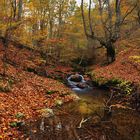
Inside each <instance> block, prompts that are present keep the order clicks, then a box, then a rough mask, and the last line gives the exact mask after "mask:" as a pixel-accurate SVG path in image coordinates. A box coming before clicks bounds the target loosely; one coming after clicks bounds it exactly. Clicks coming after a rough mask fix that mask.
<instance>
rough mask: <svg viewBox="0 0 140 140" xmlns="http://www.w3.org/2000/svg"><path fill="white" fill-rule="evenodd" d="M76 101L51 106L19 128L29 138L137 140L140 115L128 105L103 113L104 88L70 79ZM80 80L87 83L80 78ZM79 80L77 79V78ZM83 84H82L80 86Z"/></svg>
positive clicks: (105, 94)
mask: <svg viewBox="0 0 140 140" xmlns="http://www.w3.org/2000/svg"><path fill="white" fill-rule="evenodd" d="M69 79H70V78H68V85H69V86H70V87H71V89H72V90H73V91H74V92H75V94H76V95H77V97H78V98H77V100H76V101H74V102H70V103H67V104H64V105H59V106H57V107H55V108H53V109H48V110H47V111H48V112H49V113H50V115H49V117H48V116H47V117H46V116H44V117H40V119H38V120H36V121H35V122H32V121H29V123H28V124H27V125H26V126H25V128H24V129H23V130H22V131H24V132H25V133H26V135H25V137H26V138H29V139H31V140H140V121H139V117H140V114H138V113H137V112H135V111H134V110H132V109H129V108H125V107H124V108H123V107H118V108H115V107H114V108H113V109H112V112H111V113H110V114H108V116H105V102H107V101H108V100H109V98H110V97H109V96H108V93H109V91H107V90H102V89H98V88H94V87H91V86H86V85H82V87H81V85H80V87H79V86H78V87H76V85H77V83H76V84H75V83H71V82H69ZM81 80H83V81H82V83H84V84H85V83H86V81H84V79H83V77H81ZM78 82H79V81H78ZM83 86H84V87H83Z"/></svg>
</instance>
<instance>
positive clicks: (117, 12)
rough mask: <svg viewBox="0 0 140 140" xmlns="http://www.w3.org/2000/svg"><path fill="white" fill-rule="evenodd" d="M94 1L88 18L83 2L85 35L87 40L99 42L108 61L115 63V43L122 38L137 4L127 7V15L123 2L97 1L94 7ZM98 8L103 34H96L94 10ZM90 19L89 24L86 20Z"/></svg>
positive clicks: (89, 9) (90, 1)
mask: <svg viewBox="0 0 140 140" xmlns="http://www.w3.org/2000/svg"><path fill="white" fill-rule="evenodd" d="M92 3H93V2H92V0H89V7H88V17H86V16H85V10H84V0H81V12H82V19H83V25H84V31H85V35H86V36H87V39H93V40H97V41H98V42H99V43H100V45H101V47H105V48H106V52H107V53H106V54H107V61H108V63H112V62H113V61H115V58H116V52H115V43H116V41H117V40H118V39H119V38H120V31H121V26H122V25H123V24H124V23H125V22H126V19H127V17H128V16H129V15H130V14H131V13H132V12H133V11H134V9H135V8H136V7H137V3H134V2H133V5H130V6H128V7H127V10H126V11H125V13H123V12H122V5H123V1H121V0H114V1H112V0H97V1H96V2H95V3H94V4H95V7H92ZM95 8H97V9H98V12H97V13H96V14H98V16H99V19H98V24H99V25H101V28H102V30H100V32H101V31H102V33H96V32H95V28H96V24H95V20H94V19H93V17H92V14H93V12H94V9H95ZM86 18H88V22H87V20H86Z"/></svg>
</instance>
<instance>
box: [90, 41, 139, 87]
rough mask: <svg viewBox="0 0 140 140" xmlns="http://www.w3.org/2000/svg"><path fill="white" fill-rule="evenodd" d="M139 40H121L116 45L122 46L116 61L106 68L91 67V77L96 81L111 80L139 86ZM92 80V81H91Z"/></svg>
mask: <svg viewBox="0 0 140 140" xmlns="http://www.w3.org/2000/svg"><path fill="white" fill-rule="evenodd" d="M139 43H140V40H138V41H137V44H136V40H135V42H134V41H133V40H130V41H128V40H123V41H121V42H120V43H119V44H118V45H120V46H121V45H122V46H121V47H120V50H119V51H118V53H117V56H116V61H115V62H113V63H112V64H109V65H106V66H97V65H96V66H93V67H91V69H94V71H93V73H92V74H93V75H94V76H95V77H93V78H97V79H103V80H111V79H120V80H124V81H128V82H131V83H133V84H135V85H138V84H140V48H139ZM93 80H94V79H93Z"/></svg>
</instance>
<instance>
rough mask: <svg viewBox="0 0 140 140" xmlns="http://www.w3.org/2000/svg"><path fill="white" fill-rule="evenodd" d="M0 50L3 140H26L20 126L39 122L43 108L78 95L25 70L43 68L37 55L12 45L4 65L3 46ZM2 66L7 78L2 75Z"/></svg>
mask: <svg viewBox="0 0 140 140" xmlns="http://www.w3.org/2000/svg"><path fill="white" fill-rule="evenodd" d="M0 51H1V52H0V58H1V60H0V74H1V76H0V139H4V140H10V139H14V138H17V139H24V138H23V133H20V132H19V131H18V130H17V128H18V127H17V125H19V124H20V123H21V122H23V123H26V120H30V119H32V120H35V119H37V117H38V116H39V115H40V110H41V109H44V108H51V107H53V106H55V105H58V104H61V103H64V102H68V101H72V100H74V98H75V96H74V95H72V92H71V91H70V90H69V89H68V88H66V87H65V86H64V85H63V84H62V83H60V82H58V81H56V80H53V79H49V78H45V77H40V76H38V75H36V74H35V73H34V71H33V72H28V71H25V70H27V69H28V68H32V69H36V68H40V69H41V65H42V63H43V61H42V59H41V57H40V56H39V54H38V53H36V52H33V51H30V50H27V49H24V48H22V49H21V48H17V47H14V46H13V45H11V46H9V48H8V50H7V60H8V63H5V64H4V65H3V61H2V57H3V54H4V48H3V45H2V44H0ZM3 66H5V68H6V76H5V77H3V76H2V73H3ZM23 69H24V71H23ZM45 70H46V71H47V69H45ZM64 70H65V71H66V70H67V69H64ZM59 71H61V69H60V68H59ZM52 72H54V71H52ZM54 73H55V72H54Z"/></svg>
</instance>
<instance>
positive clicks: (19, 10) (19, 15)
mask: <svg viewBox="0 0 140 140" xmlns="http://www.w3.org/2000/svg"><path fill="white" fill-rule="evenodd" d="M22 4H23V1H22V0H19V3H18V20H21V15H22Z"/></svg>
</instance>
